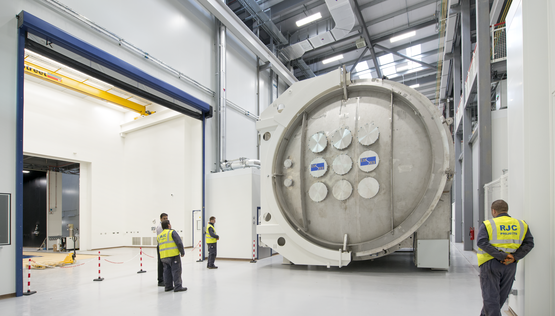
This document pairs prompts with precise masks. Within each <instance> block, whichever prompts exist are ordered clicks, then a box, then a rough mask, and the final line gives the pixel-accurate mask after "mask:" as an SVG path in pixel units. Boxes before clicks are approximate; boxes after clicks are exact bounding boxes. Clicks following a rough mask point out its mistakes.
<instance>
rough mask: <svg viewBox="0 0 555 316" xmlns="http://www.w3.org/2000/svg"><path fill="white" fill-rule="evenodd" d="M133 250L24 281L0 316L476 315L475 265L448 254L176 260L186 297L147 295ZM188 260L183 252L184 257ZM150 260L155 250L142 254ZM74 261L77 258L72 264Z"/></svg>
mask: <svg viewBox="0 0 555 316" xmlns="http://www.w3.org/2000/svg"><path fill="white" fill-rule="evenodd" d="M138 251H139V250H138V249H136V248H118V249H108V250H104V251H102V254H103V255H108V256H107V257H104V258H106V259H108V260H110V261H113V262H125V263H123V264H112V263H108V262H106V261H104V260H103V261H102V276H103V277H104V278H105V280H104V281H102V282H93V279H94V278H96V277H97V273H98V272H97V263H98V260H97V259H87V260H81V261H79V262H78V264H82V263H84V264H82V265H80V266H77V267H75V268H52V269H46V270H33V271H32V283H31V286H32V290H36V291H37V293H36V294H34V295H31V296H23V297H18V298H8V299H3V300H0V315H5V316H8V315H10V316H11V315H18V316H19V315H37V316H38V315H57V316H64V315H68V316H69V315H164V316H169V315H185V314H187V315H194V314H196V315H244V316H248V315H280V316H282V315H303V316H309V315H412V316H417V315H426V316H433V315H441V316H444V315H461V316H462V315H464V316H467V315H479V313H480V309H481V305H482V304H481V294H480V287H479V279H478V278H479V277H478V267H477V264H476V255H475V254H474V253H473V252H464V251H462V245H460V244H452V251H451V268H450V269H449V271H432V270H430V269H417V268H415V267H414V266H413V264H412V259H411V258H412V254H411V253H395V254H392V255H390V256H387V257H384V258H381V259H378V260H375V261H365V262H353V263H351V264H350V265H349V266H347V267H343V268H341V269H339V268H331V269H327V268H324V267H306V266H289V265H282V264H281V263H282V257H281V256H279V255H276V256H274V257H271V258H267V259H263V260H259V261H258V263H256V264H252V263H249V262H246V261H231V260H230V261H227V260H217V261H216V265H218V266H219V267H220V268H219V269H217V270H207V269H206V267H205V266H206V262H204V263H197V262H195V260H196V259H197V258H198V252H196V251H195V252H187V254H186V256H185V258H184V260H183V283H184V286H186V287H188V291H187V292H180V293H174V292H168V293H166V292H164V289H163V288H162V287H157V286H156V260H154V259H151V258H148V257H146V256H145V257H144V258H143V266H144V269H145V270H146V271H147V273H143V274H137V271H138V270H139V258H138V257H135V256H136V255H137V254H138ZM189 251H190V250H189ZM145 252H146V253H147V254H149V255H151V256H154V255H155V249H146V250H145ZM78 259H79V257H78Z"/></svg>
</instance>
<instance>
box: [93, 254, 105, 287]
mask: <svg viewBox="0 0 555 316" xmlns="http://www.w3.org/2000/svg"><path fill="white" fill-rule="evenodd" d="M93 281H104V278H101V277H100V251H98V278H97V279H94V280H93Z"/></svg>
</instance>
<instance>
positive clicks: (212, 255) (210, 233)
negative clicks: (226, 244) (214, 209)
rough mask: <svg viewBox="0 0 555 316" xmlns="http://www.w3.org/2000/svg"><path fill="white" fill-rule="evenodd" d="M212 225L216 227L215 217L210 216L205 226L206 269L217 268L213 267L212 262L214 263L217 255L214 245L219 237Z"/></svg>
mask: <svg viewBox="0 0 555 316" xmlns="http://www.w3.org/2000/svg"><path fill="white" fill-rule="evenodd" d="M214 225H216V217H214V216H212V217H210V221H209V222H208V225H207V226H206V244H207V246H208V264H207V265H206V267H207V268H208V269H218V267H216V266H215V265H214V261H216V254H217V247H216V245H217V244H216V243H217V242H218V240H219V239H220V236H218V235H216V229H215V228H214Z"/></svg>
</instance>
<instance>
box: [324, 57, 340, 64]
mask: <svg viewBox="0 0 555 316" xmlns="http://www.w3.org/2000/svg"><path fill="white" fill-rule="evenodd" d="M340 59H343V55H337V56H334V57H332V58H328V59H324V60H322V64H324V65H325V64H329V63H331V62H334V61H336V60H340Z"/></svg>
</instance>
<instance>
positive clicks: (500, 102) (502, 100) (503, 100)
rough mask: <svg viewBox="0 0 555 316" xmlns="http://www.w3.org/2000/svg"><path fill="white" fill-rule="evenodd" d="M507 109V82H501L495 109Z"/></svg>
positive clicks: (498, 86) (498, 87)
mask: <svg viewBox="0 0 555 316" xmlns="http://www.w3.org/2000/svg"><path fill="white" fill-rule="evenodd" d="M506 108H507V80H501V81H499V83H498V84H497V88H496V89H495V109H496V110H501V109H506Z"/></svg>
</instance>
